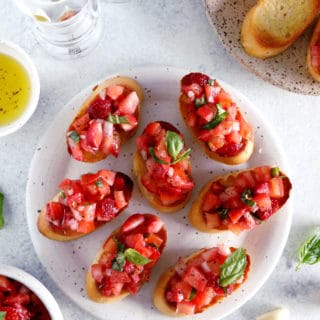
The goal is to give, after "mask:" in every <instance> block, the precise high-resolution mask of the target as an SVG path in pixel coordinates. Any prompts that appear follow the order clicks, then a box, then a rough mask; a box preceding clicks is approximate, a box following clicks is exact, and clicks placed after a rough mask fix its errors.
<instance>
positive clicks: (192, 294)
mask: <svg viewBox="0 0 320 320" xmlns="http://www.w3.org/2000/svg"><path fill="white" fill-rule="evenodd" d="M196 294H197V290H196V289H195V288H191V292H190V296H189V300H190V301H191V300H192V299H193V298H194V297H195V296H196Z"/></svg>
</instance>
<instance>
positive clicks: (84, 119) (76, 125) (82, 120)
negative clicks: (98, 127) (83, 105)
mask: <svg viewBox="0 0 320 320" xmlns="http://www.w3.org/2000/svg"><path fill="white" fill-rule="evenodd" d="M89 122H90V117H89V114H88V113H85V114H84V115H82V116H81V117H78V118H77V119H76V120H75V121H74V122H73V123H72V128H73V129H74V130H76V132H77V133H78V134H81V133H82V132H83V131H85V129H86V128H87V127H88V125H89Z"/></svg>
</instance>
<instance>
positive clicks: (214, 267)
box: [207, 259, 221, 275]
mask: <svg viewBox="0 0 320 320" xmlns="http://www.w3.org/2000/svg"><path fill="white" fill-rule="evenodd" d="M207 263H208V268H209V269H210V272H212V273H214V274H216V275H220V271H221V270H220V265H221V264H220V263H219V261H218V259H215V260H212V261H209V262H207Z"/></svg>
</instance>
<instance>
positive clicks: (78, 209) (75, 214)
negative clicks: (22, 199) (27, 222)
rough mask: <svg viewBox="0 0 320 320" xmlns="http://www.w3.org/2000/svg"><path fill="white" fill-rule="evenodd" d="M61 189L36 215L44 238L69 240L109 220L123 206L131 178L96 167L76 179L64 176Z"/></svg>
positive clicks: (130, 185) (128, 194) (129, 191)
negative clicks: (92, 171)
mask: <svg viewBox="0 0 320 320" xmlns="http://www.w3.org/2000/svg"><path fill="white" fill-rule="evenodd" d="M59 189H60V190H61V191H60V192H59V193H58V194H57V195H56V196H55V197H54V198H53V199H52V200H51V201H49V202H48V203H47V204H46V206H45V208H44V209H42V211H41V212H40V214H39V217H38V229H39V231H40V232H41V233H42V234H43V235H44V236H45V237H47V238H49V239H52V240H58V241H69V240H74V239H77V238H80V237H82V236H84V235H86V234H88V233H91V232H93V231H94V230H95V229H97V228H98V227H100V226H102V225H103V224H105V223H107V222H109V221H111V220H113V219H114V218H115V217H116V216H117V215H118V214H119V213H120V212H122V211H123V210H124V209H125V208H126V207H127V206H128V203H129V201H130V199H131V196H132V190H133V181H132V180H131V179H130V178H129V177H128V176H127V175H125V174H123V173H121V172H113V171H109V170H99V171H98V172H97V173H88V174H83V175H82V176H81V177H80V179H78V180H71V179H65V180H63V181H62V182H61V183H60V185H59Z"/></svg>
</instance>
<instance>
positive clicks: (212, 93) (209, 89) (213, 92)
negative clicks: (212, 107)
mask: <svg viewBox="0 0 320 320" xmlns="http://www.w3.org/2000/svg"><path fill="white" fill-rule="evenodd" d="M220 91H221V87H216V86H212V85H210V84H208V83H207V84H206V85H205V93H206V98H207V101H208V102H210V103H213V102H214V101H215V97H216V96H217V95H218V94H219V93H220Z"/></svg>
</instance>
